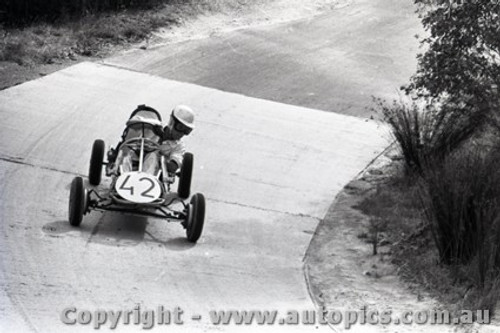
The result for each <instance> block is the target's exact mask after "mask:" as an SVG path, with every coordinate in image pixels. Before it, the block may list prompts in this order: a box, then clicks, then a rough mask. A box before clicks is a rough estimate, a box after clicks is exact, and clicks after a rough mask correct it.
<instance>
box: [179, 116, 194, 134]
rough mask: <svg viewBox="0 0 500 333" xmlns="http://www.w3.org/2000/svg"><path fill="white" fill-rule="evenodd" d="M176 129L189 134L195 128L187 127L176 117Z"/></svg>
mask: <svg viewBox="0 0 500 333" xmlns="http://www.w3.org/2000/svg"><path fill="white" fill-rule="evenodd" d="M174 129H175V130H176V131H177V132H180V133H182V134H184V135H188V134H189V133H191V131H192V130H193V129H192V128H189V127H187V126H186V125H184V124H183V123H181V122H180V121H178V120H177V119H175V122H174Z"/></svg>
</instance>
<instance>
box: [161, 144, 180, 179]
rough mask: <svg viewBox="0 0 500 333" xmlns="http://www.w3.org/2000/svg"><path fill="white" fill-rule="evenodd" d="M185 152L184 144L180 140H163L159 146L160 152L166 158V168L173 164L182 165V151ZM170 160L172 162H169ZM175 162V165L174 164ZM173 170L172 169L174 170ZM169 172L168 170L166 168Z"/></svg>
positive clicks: (178, 166)
mask: <svg viewBox="0 0 500 333" xmlns="http://www.w3.org/2000/svg"><path fill="white" fill-rule="evenodd" d="M185 152H186V149H185V147H184V144H183V143H182V142H175V141H165V142H164V143H163V144H162V145H161V146H160V154H162V155H163V156H165V159H166V161H167V162H166V164H167V170H168V168H169V164H170V167H172V168H173V167H174V166H175V165H176V166H177V168H176V169H175V170H177V169H178V168H180V167H182V157H183V155H184V153H185ZM170 162H172V163H170ZM174 163H175V165H174ZM175 170H174V171H175ZM168 171H169V172H170V170H168Z"/></svg>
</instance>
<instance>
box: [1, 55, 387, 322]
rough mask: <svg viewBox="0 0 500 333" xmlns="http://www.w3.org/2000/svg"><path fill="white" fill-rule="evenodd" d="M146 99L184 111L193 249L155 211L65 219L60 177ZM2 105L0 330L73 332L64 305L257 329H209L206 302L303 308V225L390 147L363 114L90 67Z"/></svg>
mask: <svg viewBox="0 0 500 333" xmlns="http://www.w3.org/2000/svg"><path fill="white" fill-rule="evenodd" d="M145 102H147V103H149V104H150V105H152V106H154V107H156V108H158V109H159V110H160V111H161V112H162V113H163V115H164V116H167V115H168V112H169V110H170V108H171V107H172V106H173V105H175V104H177V103H181V102H183V103H189V104H190V105H192V106H193V108H194V109H195V110H196V112H197V129H196V130H195V131H194V132H193V134H192V136H191V137H189V138H188V139H187V140H186V141H187V145H188V147H189V148H190V150H191V151H192V152H193V153H194V155H195V171H194V179H193V193H194V192H202V193H204V194H205V195H206V197H207V199H208V201H207V216H206V227H205V230H204V233H203V235H202V237H201V239H200V241H199V243H198V244H197V245H192V244H190V243H188V242H187V241H186V240H185V235H184V230H183V229H182V227H181V226H180V225H176V224H173V223H172V224H166V223H165V222H164V221H161V220H159V219H152V218H149V219H146V218H141V217H133V216H129V215H120V214H116V213H104V214H102V213H98V212H93V213H91V214H90V215H87V216H85V219H84V222H83V223H82V226H81V227H80V228H79V229H77V228H72V227H70V226H69V224H68V222H67V206H68V195H69V184H70V182H71V180H72V178H73V177H74V176H75V175H85V174H86V173H87V169H88V162H89V154H90V148H91V145H92V142H93V140H94V139H97V138H102V139H104V140H105V141H106V142H107V143H108V144H113V145H114V144H116V142H117V140H118V138H119V136H120V135H121V132H122V130H123V126H124V123H125V121H126V119H127V117H128V115H129V113H130V112H131V111H132V109H133V108H134V107H135V106H136V105H137V104H140V103H145ZM0 116H1V117H2V119H3V121H2V123H1V128H0V131H1V133H2V134H1V137H2V140H0V152H1V155H0V156H1V161H0V179H1V184H2V187H1V190H0V202H1V209H0V214H1V215H0V220H1V223H0V255H1V265H2V266H1V276H0V284H1V287H2V288H1V290H2V292H3V295H2V297H0V302H1V303H0V323H1V324H0V325H1V327H2V331H3V332H7V331H11V332H13V331H16V332H24V331H36V332H55V331H57V332H75V331H85V330H86V329H88V328H89V327H88V325H69V326H66V325H64V324H63V323H62V321H61V319H60V314H61V312H62V311H63V310H64V309H65V308H68V307H73V306H74V307H76V309H78V310H89V311H95V310H97V309H104V310H113V311H118V310H121V309H129V310H133V309H134V307H136V306H140V307H141V308H142V309H143V310H145V309H156V308H157V307H158V306H160V305H162V306H164V309H170V310H173V309H174V308H175V307H177V306H178V307H180V308H182V309H183V311H184V313H185V315H184V320H185V322H184V324H183V325H171V326H168V327H167V328H166V329H165V330H166V331H190V332H193V331H212V330H223V331H245V330H246V331H252V329H254V330H255V329H256V327H255V326H237V327H231V326H228V327H227V326H216V325H213V324H211V322H210V318H209V311H211V310H231V309H234V310H279V311H280V313H281V314H285V311H287V310H302V309H307V310H314V306H313V304H312V303H311V301H310V299H309V296H308V292H307V290H306V285H305V283H304V276H303V272H302V258H303V256H304V253H305V250H306V248H307V246H308V243H309V241H310V239H311V236H312V234H313V231H314V229H315V227H316V225H317V223H318V220H319V219H321V218H322V217H323V216H324V215H325V213H326V210H327V208H328V206H329V205H330V203H331V201H332V199H333V198H334V196H335V194H336V193H337V192H338V191H339V190H340V188H341V187H342V186H343V185H344V184H345V183H347V182H348V181H349V180H350V179H351V178H352V177H354V176H355V175H356V174H357V173H358V172H359V171H360V170H361V169H363V167H364V166H365V165H366V164H367V163H369V162H370V161H371V160H372V159H373V158H374V157H375V156H377V154H379V153H380V152H381V150H382V149H384V147H385V146H386V144H387V142H386V140H385V139H384V137H383V135H381V131H380V130H379V128H378V127H377V125H376V124H374V123H372V122H367V121H364V120H361V119H358V118H354V117H348V116H341V115H337V114H334V113H326V112H321V111H316V110H310V109H305V108H301V107H294V106H290V105H284V104H279V103H275V102H270V101H264V100H260V99H254V98H249V97H244V96H241V95H237V94H232V93H227V92H222V91H218V90H214V89H209V88H204V87H199V86H196V85H192V84H187V83H180V82H176V81H170V80H166V79H162V78H158V77H154V76H150V75H147V74H140V73H136V72H132V71H127V70H121V69H116V68H113V67H109V66H102V65H96V64H91V63H82V64H80V65H77V66H74V67H71V68H68V69H66V70H63V71H61V72H57V73H55V74H53V75H50V76H47V77H44V78H42V79H39V80H36V81H32V82H29V83H26V84H23V85H20V86H17V87H14V88H11V89H8V90H5V91H2V92H1V93H0ZM104 185H106V184H104ZM71 314H72V315H73V316H74V317H76V314H74V313H71ZM192 315H201V316H202V319H201V320H191V316H192ZM72 318H73V317H72ZM73 319H75V318H73ZM83 319H85V318H84V317H83ZM106 327H108V328H109V323H107V326H106ZM138 327H140V325H139V326H137V325H128V326H127V325H124V324H123V322H121V324H120V325H119V328H120V329H121V330H126V329H134V328H135V329H137V328H138ZM155 328H156V329H163V328H164V327H160V326H158V325H157V326H156V327H155ZM264 328H266V327H264ZM323 328H324V327H323ZM260 329H261V327H260V326H259V330H260ZM268 329H270V330H271V331H277V330H280V329H282V330H285V331H290V330H292V331H293V330H295V329H298V330H301V331H303V330H304V329H307V330H310V331H315V330H316V327H315V325H311V326H305V327H301V326H296V325H291V326H279V325H278V326H269V327H268Z"/></svg>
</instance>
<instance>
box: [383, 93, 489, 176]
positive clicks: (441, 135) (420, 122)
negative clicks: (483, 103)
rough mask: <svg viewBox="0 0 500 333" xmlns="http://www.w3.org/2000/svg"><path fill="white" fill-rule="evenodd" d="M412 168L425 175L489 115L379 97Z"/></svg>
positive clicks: (407, 165) (408, 166)
mask: <svg viewBox="0 0 500 333" xmlns="http://www.w3.org/2000/svg"><path fill="white" fill-rule="evenodd" d="M375 102H376V105H377V106H376V110H377V111H381V112H382V114H383V118H384V121H385V122H386V123H388V124H389V126H390V129H391V134H392V136H393V137H394V139H395V140H396V142H397V144H398V146H399V149H400V151H401V153H402V155H403V158H404V161H405V164H406V168H407V170H408V171H409V172H416V173H417V174H419V175H422V174H423V172H424V171H425V169H426V167H427V166H428V165H432V164H435V163H440V162H441V161H443V160H444V158H445V157H446V156H447V155H448V154H449V153H451V152H452V151H454V150H455V149H457V148H458V147H460V146H461V145H462V144H463V143H464V142H466V141H467V140H468V139H469V138H470V137H471V136H472V135H474V133H476V132H477V130H478V129H479V128H481V127H482V125H483V123H484V120H485V119H486V117H485V116H486V113H485V112H470V113H467V112H463V111H462V110H461V109H460V108H459V107H454V106H452V105H449V106H441V105H440V106H435V104H434V105H433V104H427V105H425V104H422V105H423V106H421V105H418V104H417V103H416V102H413V101H412V102H405V101H403V100H402V99H400V100H399V101H393V103H392V105H388V104H387V103H386V102H385V101H383V100H380V99H377V100H375Z"/></svg>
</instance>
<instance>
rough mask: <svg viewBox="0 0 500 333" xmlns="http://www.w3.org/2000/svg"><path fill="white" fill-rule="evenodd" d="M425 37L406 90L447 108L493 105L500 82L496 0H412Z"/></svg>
mask: <svg viewBox="0 0 500 333" xmlns="http://www.w3.org/2000/svg"><path fill="white" fill-rule="evenodd" d="M414 1H415V3H416V4H417V5H419V6H420V7H421V8H422V7H424V10H423V11H422V14H421V15H422V16H421V17H422V24H423V25H424V28H425V29H426V31H427V32H428V37H426V38H423V39H422V40H421V44H422V45H423V46H424V47H426V51H425V52H424V53H423V54H420V55H419V56H418V69H417V72H416V74H415V75H414V76H413V77H412V79H411V81H410V84H409V85H407V86H405V87H404V89H405V91H406V93H407V94H410V95H413V96H417V97H424V98H430V99H433V100H435V99H437V100H439V101H441V102H442V103H443V105H444V106H446V107H450V106H451V107H453V108H457V107H458V108H461V109H463V110H472V111H477V110H484V109H485V108H486V109H491V108H492V107H491V104H492V103H497V102H498V89H496V87H497V86H498V85H499V83H500V1H499V0H463V1H460V0H458V1H453V0H414Z"/></svg>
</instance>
